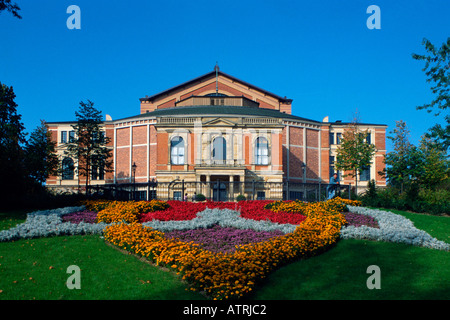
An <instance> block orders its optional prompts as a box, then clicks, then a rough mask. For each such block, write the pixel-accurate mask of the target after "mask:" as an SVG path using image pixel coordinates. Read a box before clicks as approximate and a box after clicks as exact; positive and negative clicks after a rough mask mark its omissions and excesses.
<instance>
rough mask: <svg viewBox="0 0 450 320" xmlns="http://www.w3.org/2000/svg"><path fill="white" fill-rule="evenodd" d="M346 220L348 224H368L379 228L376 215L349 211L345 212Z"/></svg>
mask: <svg viewBox="0 0 450 320" xmlns="http://www.w3.org/2000/svg"><path fill="white" fill-rule="evenodd" d="M344 217H345V220H346V221H347V225H349V226H355V227H361V226H368V227H372V228H379V225H378V222H377V220H375V218H374V217H371V216H369V215H363V214H359V213H354V212H347V213H345V214H344Z"/></svg>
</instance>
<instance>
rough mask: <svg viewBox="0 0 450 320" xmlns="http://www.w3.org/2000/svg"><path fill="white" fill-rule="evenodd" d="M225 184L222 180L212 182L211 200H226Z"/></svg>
mask: <svg viewBox="0 0 450 320" xmlns="http://www.w3.org/2000/svg"><path fill="white" fill-rule="evenodd" d="M227 189H228V188H227V185H226V184H225V183H224V182H222V181H217V182H214V183H213V199H212V200H213V201H227V200H228V190H227Z"/></svg>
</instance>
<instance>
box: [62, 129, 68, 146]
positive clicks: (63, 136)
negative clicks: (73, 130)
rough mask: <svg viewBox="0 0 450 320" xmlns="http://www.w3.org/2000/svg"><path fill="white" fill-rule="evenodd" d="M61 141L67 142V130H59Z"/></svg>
mask: <svg viewBox="0 0 450 320" xmlns="http://www.w3.org/2000/svg"><path fill="white" fill-rule="evenodd" d="M61 143H67V131H61Z"/></svg>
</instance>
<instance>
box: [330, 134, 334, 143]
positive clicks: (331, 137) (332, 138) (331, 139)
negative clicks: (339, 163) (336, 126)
mask: <svg viewBox="0 0 450 320" xmlns="http://www.w3.org/2000/svg"><path fill="white" fill-rule="evenodd" d="M331 144H334V132H330V145H331Z"/></svg>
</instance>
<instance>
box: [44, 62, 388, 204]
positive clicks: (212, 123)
mask: <svg viewBox="0 0 450 320" xmlns="http://www.w3.org/2000/svg"><path fill="white" fill-rule="evenodd" d="M291 107H292V100H291V99H288V98H286V97H281V96H278V95H276V94H274V93H271V92H269V91H266V90H263V89H261V88H258V87H256V86H254V85H252V84H250V83H247V82H244V81H242V80H240V79H237V78H235V77H233V76H231V75H228V74H226V73H224V72H222V71H220V70H219V68H218V67H217V66H216V68H215V69H214V70H213V71H211V72H209V73H207V74H204V75H202V76H200V77H197V78H195V79H192V80H190V81H187V82H185V83H182V84H180V85H177V86H175V87H172V88H170V89H167V90H165V91H163V92H160V93H157V94H155V95H152V96H146V97H145V98H141V99H140V114H138V115H136V116H132V117H128V118H124V119H118V120H112V119H111V118H110V117H109V116H107V117H106V120H105V121H104V124H103V125H104V130H105V133H106V135H107V136H108V137H110V138H111V143H110V146H109V147H110V148H112V150H113V152H112V154H113V169H114V170H113V172H108V173H103V172H102V170H98V171H96V172H95V173H94V174H93V176H92V177H91V178H92V180H91V185H103V184H126V183H136V184H140V183H147V182H149V181H152V180H153V181H157V182H158V184H159V185H160V186H163V185H167V186H168V185H169V184H170V183H173V182H174V181H183V182H185V183H189V182H191V183H194V182H195V184H191V187H190V190H189V192H190V193H191V194H192V193H193V192H196V193H202V194H204V195H206V196H207V197H211V198H212V197H213V193H214V192H215V191H217V193H220V192H222V191H221V189H224V190H223V192H224V193H225V194H226V196H225V198H226V199H232V198H233V199H234V198H235V197H236V195H238V194H244V195H246V194H247V195H248V192H249V191H248V189H247V187H248V186H246V185H245V183H248V182H253V192H254V191H255V186H254V182H255V181H256V182H264V183H262V184H261V186H262V187H258V191H257V192H258V197H259V198H264V197H267V198H269V197H270V198H280V199H281V198H283V197H284V198H287V196H286V194H289V195H290V197H289V198H293V197H294V198H298V197H301V196H302V192H301V190H300V189H299V190H295V188H292V187H291V189H290V190H289V193H287V192H288V191H287V190H286V188H285V187H283V186H284V185H285V184H283V183H285V182H287V181H289V182H293V183H295V182H296V183H300V184H303V185H306V184H319V183H327V182H328V181H329V178H330V176H331V175H332V173H333V171H334V169H333V168H334V160H335V155H336V154H335V152H336V148H337V146H338V145H339V139H340V137H341V135H342V133H343V132H344V130H346V128H348V126H349V125H350V124H349V123H344V122H341V121H336V122H329V121H328V117H325V118H324V119H323V120H322V121H316V120H311V119H305V118H302V117H300V116H297V115H293V114H292V113H291V110H292V108H291ZM72 124H73V123H70V122H57V123H56V122H53V123H48V127H49V130H50V131H51V133H52V137H53V139H54V140H55V141H56V142H57V143H58V154H59V155H60V158H61V161H62V164H63V168H66V169H67V168H68V170H65V171H64V170H63V175H62V176H59V177H56V176H54V177H49V178H48V180H47V186H48V187H49V188H60V189H64V188H65V189H71V188H77V187H78V185H79V184H80V185H83V181H84V178H83V177H78V176H77V175H76V174H75V173H74V171H73V170H72V169H70V168H73V166H76V164H75V163H73V160H72V159H68V158H65V157H64V155H63V150H64V143H65V142H67V141H68V139H70V138H71V134H72V127H71V125H72ZM359 125H360V128H361V129H362V130H366V129H368V130H369V132H370V136H369V138H368V140H369V141H368V142H369V143H373V144H374V145H375V147H376V149H377V152H376V154H375V156H374V158H373V161H372V165H371V166H370V167H369V168H367V169H366V170H365V172H364V173H363V174H362V175H361V176H360V177H359V180H358V185H361V186H365V185H367V182H368V181H369V180H372V179H374V180H375V181H376V183H377V185H380V186H381V185H385V180H384V179H383V178H382V177H380V176H379V175H378V172H379V171H380V170H382V168H383V166H384V164H383V155H384V154H385V152H386V150H385V149H386V147H385V131H386V125H377V124H364V123H361V124H359ZM341 179H343V181H342V183H344V184H348V183H353V184H354V179H352V178H341ZM212 182H214V183H215V182H217V183H218V184H217V190H216V189H214V188H215V187H214V186H213V185H212ZM271 183H272V185H275V184H277V185H278V186H281V187H280V188H273V187H271ZM300 184H297V185H298V186H299V185H300ZM174 190H175V189H174ZM183 190H184V189H183ZM186 190H187V189H186ZM155 192H156V191H155ZM157 192H158V193H164V194H166V193H167V195H166V198H173V197H175V198H179V197H180V196H181V195H180V193H179V192H180V191H178V189H177V191H173V194H170V192H171V190H170V188H165V189H162V188H160V189H158V190H157ZM175 192H176V193H175ZM140 194H141V197H142V198H147V199H148V198H150V197H154V196H158V197H160V195H159V194H153V195H150V194H149V192H148V191H146V189H142V190H141V191H140ZM269 194H270V195H269ZM214 197H215V195H214ZM217 199H220V200H223V197H222V198H217Z"/></svg>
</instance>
